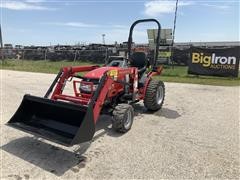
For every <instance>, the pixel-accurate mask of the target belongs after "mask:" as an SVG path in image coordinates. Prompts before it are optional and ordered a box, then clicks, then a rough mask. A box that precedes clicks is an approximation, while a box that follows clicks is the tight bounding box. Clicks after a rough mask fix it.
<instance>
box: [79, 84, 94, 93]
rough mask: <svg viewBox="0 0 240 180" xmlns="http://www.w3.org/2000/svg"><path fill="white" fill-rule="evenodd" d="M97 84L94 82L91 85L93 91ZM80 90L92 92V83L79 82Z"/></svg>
mask: <svg viewBox="0 0 240 180" xmlns="http://www.w3.org/2000/svg"><path fill="white" fill-rule="evenodd" d="M97 87H98V85H97V84H94V85H93V91H95V90H96V89H97ZM80 91H85V92H92V85H90V84H84V83H82V84H80Z"/></svg>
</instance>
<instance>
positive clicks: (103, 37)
mask: <svg viewBox="0 0 240 180" xmlns="http://www.w3.org/2000/svg"><path fill="white" fill-rule="evenodd" d="M105 36H106V34H102V42H103V44H105Z"/></svg>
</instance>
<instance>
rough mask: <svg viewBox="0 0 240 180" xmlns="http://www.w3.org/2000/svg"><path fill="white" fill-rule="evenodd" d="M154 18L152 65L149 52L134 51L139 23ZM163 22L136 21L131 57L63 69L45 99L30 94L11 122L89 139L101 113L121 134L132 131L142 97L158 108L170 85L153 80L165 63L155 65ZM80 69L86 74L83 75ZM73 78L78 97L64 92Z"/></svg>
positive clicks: (67, 140)
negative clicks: (100, 64)
mask: <svg viewBox="0 0 240 180" xmlns="http://www.w3.org/2000/svg"><path fill="white" fill-rule="evenodd" d="M143 22H155V23H157V25H158V35H157V41H156V49H155V56H154V61H153V63H151V64H150V63H149V62H148V60H147V58H146V54H145V53H144V52H133V51H132V47H131V46H132V33H133V29H134V27H135V25H136V24H138V23H143ZM160 29H161V26H160V24H159V22H158V21H157V20H155V19H143V20H138V21H136V22H134V23H133V24H132V26H131V28H130V32H129V38H128V59H121V60H113V61H111V62H110V63H108V64H106V65H104V66H103V67H99V66H74V67H63V68H62V69H61V70H60V72H59V73H58V75H57V76H56V78H55V80H54V81H53V83H52V85H51V86H50V88H49V89H48V91H47V93H46V94H45V96H44V98H41V97H36V96H31V95H25V96H24V98H23V100H22V103H21V105H20V106H19V108H18V110H17V112H16V113H15V114H14V115H13V117H12V118H11V119H10V121H9V122H8V123H7V125H9V126H11V127H14V128H16V129H19V130H22V131H25V132H28V133H31V134H33V135H36V136H38V137H43V138H44V139H48V140H50V141H54V142H57V143H59V144H62V145H66V146H72V145H74V144H79V143H82V142H86V141H90V140H91V139H92V138H93V136H94V133H95V125H96V123H97V121H98V119H99V116H100V114H108V115H110V116H112V127H113V129H114V130H116V131H117V132H120V133H125V132H127V131H128V130H130V128H131V126H132V123H133V117H134V109H133V107H132V104H134V103H137V102H139V101H141V100H143V102H144V106H145V107H146V108H147V109H148V110H150V111H157V110H159V109H160V108H161V107H162V105H163V101H164V96H165V87H164V84H163V82H162V81H158V80H154V79H152V77H153V76H154V75H160V74H161V71H162V66H159V67H157V66H156V60H157V57H158V49H159V38H160ZM80 72H85V74H84V75H83V76H81V75H79V73H80ZM68 81H72V82H73V90H74V95H66V94H64V93H63V89H64V87H65V84H66V82H68Z"/></svg>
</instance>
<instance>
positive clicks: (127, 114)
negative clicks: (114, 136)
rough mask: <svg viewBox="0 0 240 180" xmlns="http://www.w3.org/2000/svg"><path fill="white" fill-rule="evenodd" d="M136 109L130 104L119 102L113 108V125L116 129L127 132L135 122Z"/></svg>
mask: <svg viewBox="0 0 240 180" xmlns="http://www.w3.org/2000/svg"><path fill="white" fill-rule="evenodd" d="M133 118H134V110H133V107H132V106H131V105H129V104H119V105H117V106H116V107H115V109H114V110H113V118H112V127H113V129H114V130H115V131H117V132H121V133H125V132H127V131H129V130H130V129H131V127H132V124H133Z"/></svg>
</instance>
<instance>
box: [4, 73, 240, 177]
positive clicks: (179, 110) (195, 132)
mask: <svg viewBox="0 0 240 180" xmlns="http://www.w3.org/2000/svg"><path fill="white" fill-rule="evenodd" d="M0 73H1V124H0V125H1V148H0V151H1V176H0V179H18V180H21V179H58V178H62V179H117V178H118V179H120V178H124V179H126V178H130V179H132V178H144V179H150V178H151V179H159V178H172V179H180V178H181V179H182V178H184V179H189V178H192V179H196V178H198V179H202V178H217V179H226V178H233V179H238V178H239V176H240V175H239V149H240V148H239V116H240V114H239V109H240V108H239V102H240V96H239V90H240V87H220V86H206V85H190V84H176V83H166V101H165V104H164V106H163V109H162V110H160V111H158V112H156V113H153V114H151V113H148V112H147V111H146V110H145V109H144V107H143V104H141V103H139V104H136V105H135V112H136V116H135V119H134V123H133V126H132V129H131V131H129V132H128V133H126V134H124V135H119V134H117V133H115V132H113V131H112V129H111V124H110V120H109V118H108V117H107V116H102V117H101V119H100V121H99V123H98V124H97V132H96V135H95V137H94V139H93V142H91V143H84V144H81V145H76V146H73V147H71V148H66V147H63V146H60V145H57V144H54V143H51V142H48V141H45V140H43V139H37V138H34V137H33V136H31V135H29V134H26V133H24V132H21V131H18V130H15V129H13V128H10V127H7V126H6V125H5V123H6V122H7V121H8V120H9V119H10V118H11V116H12V115H13V113H14V112H15V111H16V109H17V107H18V106H19V104H20V103H21V100H22V97H23V95H24V94H25V93H29V94H32V95H37V96H43V95H44V93H45V91H46V90H47V88H48V87H49V85H50V84H51V81H52V80H53V78H54V76H55V75H49V74H41V73H26V72H17V71H6V70H1V71H0Z"/></svg>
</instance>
